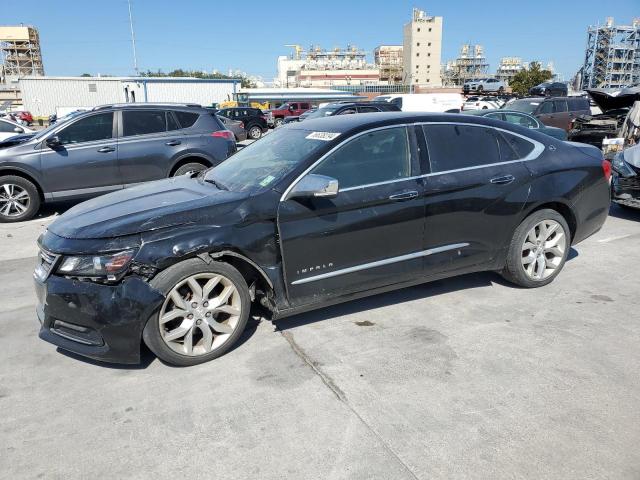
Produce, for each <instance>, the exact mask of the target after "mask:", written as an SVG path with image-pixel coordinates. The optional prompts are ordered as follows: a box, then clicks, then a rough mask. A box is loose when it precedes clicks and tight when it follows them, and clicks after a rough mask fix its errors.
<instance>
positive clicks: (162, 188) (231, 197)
mask: <svg viewBox="0 0 640 480" xmlns="http://www.w3.org/2000/svg"><path fill="white" fill-rule="evenodd" d="M246 197H247V194H244V193H234V192H229V191H225V190H220V189H219V188H217V187H216V186H215V185H213V184H210V183H205V182H203V181H202V180H200V179H194V178H189V177H188V176H182V177H176V178H171V179H167V180H160V181H157V182H149V183H145V184H143V185H139V186H136V187H133V188H129V189H126V190H121V191H118V192H114V193H111V194H109V195H104V196H102V197H97V198H94V199H92V200H89V201H87V202H84V203H81V204H79V205H76V206H75V207H73V208H72V209H70V210H68V211H67V212H65V213H64V214H63V215H62V216H61V217H60V218H58V219H57V220H56V221H55V222H54V223H52V224H51V225H50V226H49V231H51V232H52V233H54V234H56V235H58V236H60V237H64V238H77V239H88V238H114V237H120V236H124V235H134V234H137V233H142V232H148V231H151V230H157V229H160V228H166V227H172V226H177V225H187V224H197V223H203V222H207V223H210V222H211V221H215V217H216V216H218V215H222V214H224V213H226V212H228V211H230V210H233V209H234V208H235V207H236V205H237V203H238V201H241V200H243V199H244V198H246Z"/></svg>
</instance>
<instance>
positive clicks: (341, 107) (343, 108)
mask: <svg viewBox="0 0 640 480" xmlns="http://www.w3.org/2000/svg"><path fill="white" fill-rule="evenodd" d="M399 111H400V108H399V107H398V106H397V105H395V104H393V103H388V102H357V103H356V102H346V103H330V104H328V105H325V106H324V107H322V108H318V109H315V110H307V111H306V112H305V113H303V114H302V115H300V116H298V117H294V116H289V117H286V118H285V121H284V123H285V124H286V123H292V122H302V121H304V120H311V119H313V118H324V117H331V116H334V115H352V114H355V113H376V112H399Z"/></svg>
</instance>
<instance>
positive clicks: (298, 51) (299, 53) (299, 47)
mask: <svg viewBox="0 0 640 480" xmlns="http://www.w3.org/2000/svg"><path fill="white" fill-rule="evenodd" d="M285 47H291V48H293V49H294V50H295V52H296V53H295V56H294V58H293V59H294V60H300V58H301V57H302V52H303V51H304V49H303V48H302V45H295V44H292V45H285Z"/></svg>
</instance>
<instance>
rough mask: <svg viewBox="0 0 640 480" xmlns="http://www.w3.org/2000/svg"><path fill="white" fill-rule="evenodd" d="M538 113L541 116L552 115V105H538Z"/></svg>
mask: <svg viewBox="0 0 640 480" xmlns="http://www.w3.org/2000/svg"><path fill="white" fill-rule="evenodd" d="M538 113H541V114H547V113H553V103H551V102H542V105H540V110H539V111H538Z"/></svg>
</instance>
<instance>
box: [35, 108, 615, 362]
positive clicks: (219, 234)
mask: <svg viewBox="0 0 640 480" xmlns="http://www.w3.org/2000/svg"><path fill="white" fill-rule="evenodd" d="M609 174H610V164H609V162H607V161H606V160H605V161H603V159H602V154H601V152H600V151H599V150H598V149H596V148H595V147H592V146H590V145H582V144H569V143H567V142H562V141H559V140H556V139H555V138H552V137H550V136H548V135H544V134H542V133H538V132H536V131H534V130H531V129H528V128H524V127H520V126H518V125H512V124H509V123H506V122H502V121H498V120H491V119H488V118H484V117H472V116H468V115H453V114H420V113H410V112H404V113H403V112H393V113H375V114H363V115H337V116H332V117H329V118H321V119H315V120H305V121H304V122H302V123H299V124H291V125H288V126H286V127H284V128H278V129H276V130H274V132H272V133H270V134H269V135H266V136H265V137H264V138H262V139H261V140H260V141H258V142H255V143H253V144H251V145H249V146H247V147H245V148H243V149H241V150H240V151H239V152H238V153H236V154H235V155H234V156H233V157H231V158H230V159H229V160H227V161H225V162H223V163H222V164H220V165H218V166H217V167H215V168H213V169H210V170H208V171H206V172H202V173H201V174H200V175H199V176H197V177H189V176H186V175H185V176H182V177H178V178H171V179H168V180H163V181H160V182H152V183H147V184H145V185H140V186H138V187H134V188H130V189H127V190H124V191H121V192H115V193H112V194H110V195H106V196H104V197H100V198H97V199H94V200H91V201H89V202H85V203H83V204H80V205H77V206H76V207H74V208H72V209H71V210H69V211H67V212H66V213H65V214H63V215H62V216H61V217H60V218H58V219H57V220H56V221H55V222H53V223H52V224H51V225H50V226H49V228H48V229H47V231H46V232H45V233H44V235H43V236H41V237H40V239H39V240H38V243H39V246H40V249H41V250H40V257H39V258H40V260H39V262H38V264H37V266H36V271H35V286H36V291H37V298H38V306H37V316H38V318H39V319H40V324H41V329H40V337H41V338H42V339H44V340H46V341H49V342H51V343H54V344H56V345H58V346H60V347H61V348H63V349H67V350H71V351H74V352H76V353H79V354H81V355H86V356H89V357H93V358H98V359H102V360H108V361H116V362H130V363H135V362H138V361H139V358H140V346H141V343H142V342H144V343H145V344H147V345H148V346H149V348H150V349H151V350H152V351H153V352H154V353H155V354H156V355H157V356H158V357H160V358H161V359H162V360H164V361H166V362H169V363H172V364H177V365H194V364H196V363H201V362H204V361H207V360H211V359H213V358H215V357H217V356H220V355H222V354H223V353H224V352H225V351H228V350H229V348H231V346H232V345H233V344H234V343H235V342H236V341H237V340H238V339H239V338H240V336H241V335H242V332H243V330H244V328H245V326H246V324H247V319H248V317H249V312H250V309H251V303H252V302H256V303H257V304H260V305H262V307H263V308H264V309H266V311H268V312H270V317H271V319H278V318H282V317H285V316H288V315H293V314H296V313H301V312H304V311H307V310H311V309H314V308H319V307H323V306H327V305H331V304H335V303H338V302H343V301H346V300H351V299H355V298H358V297H363V296H367V295H373V294H377V293H381V292H384V291H388V290H392V289H394V288H401V287H406V286H409V285H414V284H418V283H422V282H426V281H429V280H434V279H442V278H446V277H451V276H454V275H460V274H464V273H470V272H476V271H483V270H489V271H498V272H502V273H503V275H504V276H505V277H506V278H507V279H508V280H510V281H511V282H514V283H515V284H517V285H519V286H522V287H528V288H531V287H539V286H543V285H546V284H548V283H550V282H551V281H553V279H554V278H556V276H557V275H558V274H559V272H560V271H561V269H562V267H563V265H564V263H565V261H566V259H567V256H568V255H569V251H570V249H571V245H573V244H576V243H578V242H580V241H582V240H584V239H585V238H587V237H588V236H589V235H591V234H593V233H594V232H596V231H597V230H598V229H599V228H600V227H601V226H602V224H603V223H604V221H605V219H606V218H607V215H608V213H609ZM581 259H582V256H581V257H579V259H578V261H581ZM268 316H269V314H268ZM415 321H416V322H426V321H429V318H428V315H427V316H423V317H421V318H416V319H415ZM265 368H268V367H265Z"/></svg>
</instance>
